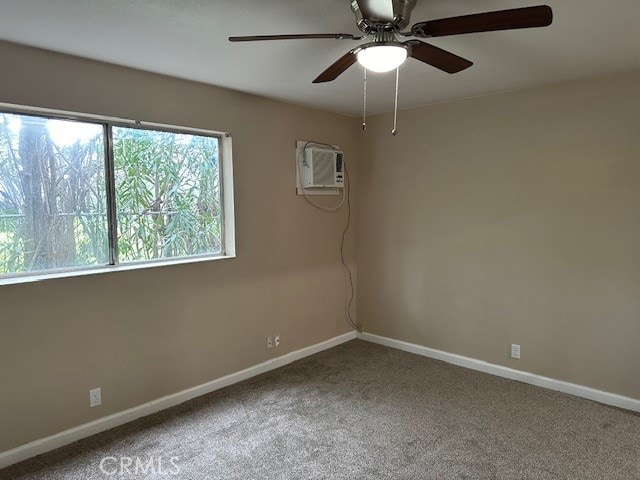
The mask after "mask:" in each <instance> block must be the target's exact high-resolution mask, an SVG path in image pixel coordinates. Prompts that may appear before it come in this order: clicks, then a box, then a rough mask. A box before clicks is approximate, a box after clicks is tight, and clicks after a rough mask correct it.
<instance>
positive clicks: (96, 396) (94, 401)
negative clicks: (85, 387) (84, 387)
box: [89, 388, 102, 408]
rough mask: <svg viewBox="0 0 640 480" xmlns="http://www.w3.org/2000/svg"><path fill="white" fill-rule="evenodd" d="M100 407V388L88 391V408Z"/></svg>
mask: <svg viewBox="0 0 640 480" xmlns="http://www.w3.org/2000/svg"><path fill="white" fill-rule="evenodd" d="M98 405H102V388H94V389H92V390H89V406H90V407H91V408H93V407H97V406H98Z"/></svg>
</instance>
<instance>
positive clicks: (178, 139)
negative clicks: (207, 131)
mask: <svg viewBox="0 0 640 480" xmlns="http://www.w3.org/2000/svg"><path fill="white" fill-rule="evenodd" d="M113 147H114V148H113V150H114V164H115V184H116V209H117V218H118V250H119V260H120V262H132V261H139V260H151V259H156V258H171V257H183V256H190V255H200V254H215V253H221V250H222V247H221V238H222V235H221V233H222V232H221V228H222V221H221V210H220V207H221V205H220V171H219V142H218V139H217V138H216V137H206V136H200V135H191V134H185V133H175V132H163V131H155V130H144V129H137V128H125V127H114V128H113Z"/></svg>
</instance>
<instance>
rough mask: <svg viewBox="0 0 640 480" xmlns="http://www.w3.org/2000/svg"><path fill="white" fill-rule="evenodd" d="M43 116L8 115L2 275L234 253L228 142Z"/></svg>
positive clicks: (1, 162) (1, 191)
mask: <svg viewBox="0 0 640 480" xmlns="http://www.w3.org/2000/svg"><path fill="white" fill-rule="evenodd" d="M41 115H42V114H40V115H37V114H35V113H32V112H31V111H27V112H22V111H21V112H20V113H18V111H13V112H12V111H6V110H4V111H0V278H2V277H14V276H24V275H29V274H43V273H51V272H68V271H69V270H79V269H90V268H104V267H114V266H117V265H123V264H126V265H136V264H140V263H141V262H144V263H158V262H167V261H172V262H176V261H194V260H198V259H203V258H204V259H206V258H211V257H213V256H218V257H219V256H225V255H230V254H231V255H232V254H233V252H232V251H231V252H230V251H229V250H230V249H229V248H226V249H225V246H227V247H229V246H230V247H231V249H232V248H233V245H229V239H232V236H231V235H230V234H232V232H231V231H232V229H233V226H232V225H231V224H230V221H229V219H230V218H232V216H231V215H225V208H224V207H225V202H224V200H225V198H226V199H227V200H228V202H229V203H232V199H231V197H230V190H231V182H230V181H229V180H227V179H226V176H225V177H224V178H223V175H222V173H223V171H224V172H225V174H227V170H229V174H230V170H231V169H230V158H229V159H228V160H225V158H227V157H225V156H224V155H228V154H229V153H230V152H228V150H230V138H228V136H225V135H224V134H216V133H213V132H204V131H195V130H187V129H182V128H177V127H165V126H157V125H146V124H145V125H140V124H135V123H133V122H122V121H113V122H112V121H110V120H103V119H98V118H95V119H94V118H87V119H84V118H82V119H78V118H74V119H69V118H63V117H62V116H61V115H55V114H49V113H47V114H46V116H41ZM223 153H224V155H223ZM226 163H229V165H228V168H224V166H225V164H226ZM227 190H228V191H227ZM227 230H231V231H227Z"/></svg>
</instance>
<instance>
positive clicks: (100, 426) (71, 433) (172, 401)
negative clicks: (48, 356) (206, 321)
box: [0, 331, 356, 468]
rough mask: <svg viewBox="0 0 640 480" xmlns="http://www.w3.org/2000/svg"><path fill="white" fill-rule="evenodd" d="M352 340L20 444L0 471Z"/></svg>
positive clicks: (5, 456)
mask: <svg viewBox="0 0 640 480" xmlns="http://www.w3.org/2000/svg"><path fill="white" fill-rule="evenodd" d="M354 338H356V332H355V331H353V332H349V333H345V334H343V335H339V336H337V337H334V338H331V339H329V340H326V341H324V342H320V343H317V344H315V345H311V346H310V347H306V348H302V349H300V350H296V351H294V352H291V353H287V354H285V355H282V356H281V357H278V358H274V359H271V360H267V361H266V362H263V363H260V364H258V365H254V366H253V367H249V368H247V369H245V370H241V371H239V372H236V373H232V374H230V375H226V376H224V377H221V378H218V379H216V380H213V381H211V382H207V383H204V384H202V385H198V386H196V387H193V388H189V389H187V390H183V391H181V392H178V393H174V394H172V395H168V396H166V397H162V398H159V399H157V400H152V401H151V402H148V403H145V404H142V405H138V406H137V407H133V408H130V409H128V410H124V411H122V412H118V413H114V414H112V415H109V416H106V417H103V418H99V419H98V420H94V421H92V422H89V423H85V424H83V425H79V426H77V427H73V428H71V429H69V430H65V431H64V432H60V433H56V434H55V435H52V436H50V437H46V438H41V439H39V440H35V441H33V442H29V443H27V444H25V445H21V446H19V447H16V448H13V449H11V450H7V451H5V452H2V453H0V468H4V467H8V466H9V465H13V464H14V463H18V462H21V461H23V460H26V459H28V458H31V457H35V456H36V455H40V454H42V453H46V452H49V451H51V450H55V449H56V448H60V447H63V446H65V445H68V444H70V443H73V442H75V441H77V440H80V439H82V438H86V437H89V436H91V435H95V434H96V433H100V432H103V431H105V430H109V429H110V428H114V427H117V426H119V425H123V424H125V423H128V422H131V421H132V420H135V419H137V418H140V417H144V416H147V415H151V414H152V413H156V412H159V411H160V410H164V409H166V408H169V407H173V406H174V405H178V404H180V403H183V402H186V401H187V400H191V399H192V398H195V397H199V396H201V395H205V394H207V393H210V392H213V391H215V390H219V389H221V388H224V387H226V386H229V385H232V384H234V383H238V382H241V381H243V380H246V379H248V378H251V377H255V376H256V375H260V374H261V373H265V372H268V371H270V370H274V369H276V368H279V367H282V366H284V365H287V364H289V363H291V362H295V361H296V360H300V359H301V358H304V357H308V356H309V355H313V354H314V353H318V352H321V351H323V350H327V349H329V348H331V347H335V346H336V345H340V344H341V343H345V342H348V341H350V340H353V339H354Z"/></svg>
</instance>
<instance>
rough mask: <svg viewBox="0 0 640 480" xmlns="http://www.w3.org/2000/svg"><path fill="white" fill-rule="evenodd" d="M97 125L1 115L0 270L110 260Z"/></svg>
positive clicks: (101, 142) (10, 271)
mask: <svg viewBox="0 0 640 480" xmlns="http://www.w3.org/2000/svg"><path fill="white" fill-rule="evenodd" d="M106 210H107V209H106V195H105V175H104V135H103V128H102V126H101V125H96V124H91V123H82V122H74V121H68V120H52V119H47V118H42V117H36V116H31V115H17V114H8V113H0V275H4V274H13V273H20V272H29V271H38V270H47V269H61V268H69V267H79V266H88V265H101V264H102V265H104V264H106V263H108V241H107V215H106Z"/></svg>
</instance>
